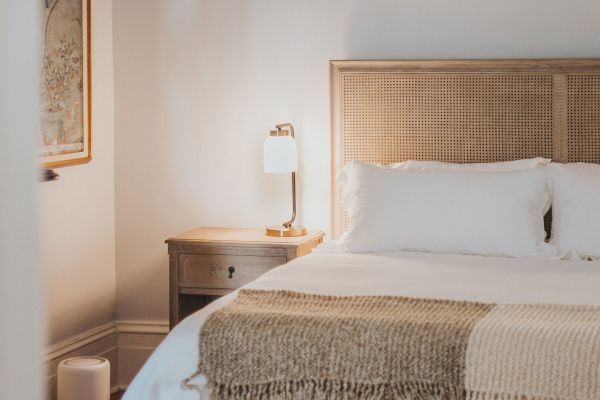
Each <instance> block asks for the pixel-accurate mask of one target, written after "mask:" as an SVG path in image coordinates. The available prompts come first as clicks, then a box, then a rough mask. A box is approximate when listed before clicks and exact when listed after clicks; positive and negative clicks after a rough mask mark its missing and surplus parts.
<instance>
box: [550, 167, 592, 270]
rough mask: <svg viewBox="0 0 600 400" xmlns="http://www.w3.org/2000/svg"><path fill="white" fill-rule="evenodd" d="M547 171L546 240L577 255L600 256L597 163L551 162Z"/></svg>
mask: <svg viewBox="0 0 600 400" xmlns="http://www.w3.org/2000/svg"><path fill="white" fill-rule="evenodd" d="M550 171H551V174H550V175H551V182H552V198H553V203H552V239H551V241H550V242H551V243H552V244H554V245H555V246H556V247H558V249H559V250H562V251H572V252H575V253H576V254H578V255H579V256H581V257H586V258H588V257H589V258H598V257H600V165H598V164H584V163H573V164H556V163H553V164H552V165H551V166H550Z"/></svg>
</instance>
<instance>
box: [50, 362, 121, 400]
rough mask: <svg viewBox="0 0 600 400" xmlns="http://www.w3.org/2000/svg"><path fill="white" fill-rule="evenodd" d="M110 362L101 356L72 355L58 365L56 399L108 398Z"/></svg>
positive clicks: (96, 399)
mask: <svg viewBox="0 0 600 400" xmlns="http://www.w3.org/2000/svg"><path fill="white" fill-rule="evenodd" d="M109 399H110V363H109V362H108V360H107V359H106V358H102V357H73V358H67V359H66V360H63V361H61V362H60V364H59V365H58V400H109Z"/></svg>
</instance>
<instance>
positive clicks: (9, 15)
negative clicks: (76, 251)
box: [0, 0, 43, 400]
mask: <svg viewBox="0 0 600 400" xmlns="http://www.w3.org/2000/svg"><path fill="white" fill-rule="evenodd" d="M39 4H41V3H34V2H31V1H16V2H15V1H4V0H3V1H0V54H2V61H1V62H0V171H1V173H2V177H1V178H0V399H32V400H35V399H40V398H41V368H40V367H41V364H40V356H41V347H42V337H43V324H42V312H41V310H40V304H41V297H42V296H41V292H40V287H41V279H40V267H39V256H38V238H37V235H36V229H35V228H36V222H37V213H36V194H37V193H36V190H35V189H36V181H37V167H36V159H35V151H36V147H35V139H36V135H37V131H38V102H39V100H38V98H39V96H38V93H39V86H38V85H39V68H38V65H39V60H40V40H39V39H40V35H41V34H40V29H39V24H40V15H41V14H40V12H39V11H40V9H39Z"/></svg>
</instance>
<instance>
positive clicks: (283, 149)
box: [263, 136, 298, 174]
mask: <svg viewBox="0 0 600 400" xmlns="http://www.w3.org/2000/svg"><path fill="white" fill-rule="evenodd" d="M263 155H264V157H263V159H264V167H265V172H266V173H271V174H276V173H284V172H295V171H296V170H297V169H298V150H297V148H296V141H295V140H294V138H292V137H291V136H269V137H268V138H267V140H265V144H264V146H263Z"/></svg>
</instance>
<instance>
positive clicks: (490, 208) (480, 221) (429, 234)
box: [337, 158, 600, 259]
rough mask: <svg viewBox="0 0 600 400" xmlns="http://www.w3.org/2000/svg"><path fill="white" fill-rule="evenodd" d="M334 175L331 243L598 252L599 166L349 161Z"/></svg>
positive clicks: (367, 247)
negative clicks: (337, 223)
mask: <svg viewBox="0 0 600 400" xmlns="http://www.w3.org/2000/svg"><path fill="white" fill-rule="evenodd" d="M337 182H338V184H340V185H341V187H342V206H343V208H344V210H346V211H347V212H348V215H349V226H348V229H347V230H346V232H345V233H344V234H343V236H342V238H341V239H340V240H339V241H338V242H337V243H338V247H340V248H342V249H344V250H346V251H349V252H381V251H399V250H402V251H423V252H436V253H453V254H479V255H491V256H510V257H538V258H546V259H557V258H564V257H581V258H586V259H589V258H600V165H596V164H584V163H575V164H558V163H551V161H550V160H548V159H544V158H534V159H528V160H518V161H510V162H500V163H487V164H449V163H442V162H436V161H406V162H402V163H397V164H390V165H380V164H367V163H363V162H360V161H352V162H350V163H348V164H347V165H346V166H345V167H344V169H343V170H342V171H341V172H340V174H339V176H338V178H337ZM551 205H552V214H553V222H552V238H551V240H550V241H549V242H546V241H545V238H546V232H545V231H544V215H545V214H546V212H547V211H548V209H549V208H550V206H551Z"/></svg>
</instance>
